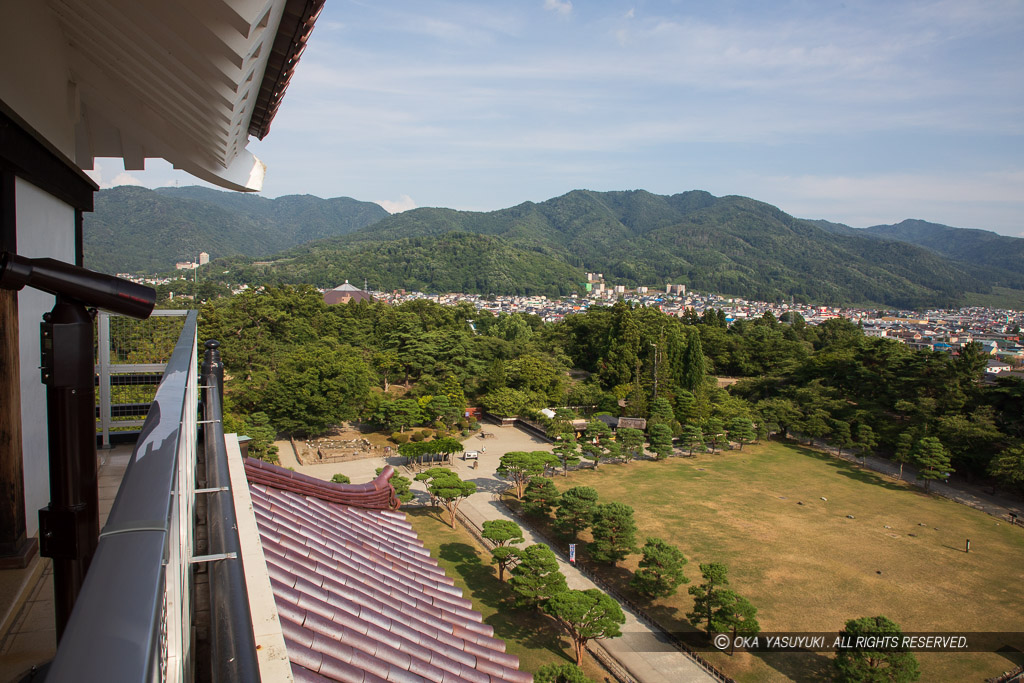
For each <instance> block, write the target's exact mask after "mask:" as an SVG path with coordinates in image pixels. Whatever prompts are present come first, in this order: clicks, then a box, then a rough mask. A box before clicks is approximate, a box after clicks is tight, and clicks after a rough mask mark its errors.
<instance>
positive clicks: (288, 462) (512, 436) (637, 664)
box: [278, 425, 715, 683]
mask: <svg viewBox="0 0 1024 683" xmlns="http://www.w3.org/2000/svg"><path fill="white" fill-rule="evenodd" d="M485 431H487V432H488V433H490V434H493V435H494V436H493V437H491V438H488V439H480V438H479V437H478V436H476V435H474V436H472V437H470V438H469V440H467V441H466V442H465V446H466V450H474V449H476V450H479V448H481V447H483V448H486V449H487V450H486V452H485V453H482V454H481V455H480V459H479V461H477V462H478V465H477V467H476V468H474V467H473V461H464V460H462V459H461V458H456V460H455V462H454V465H453V466H452V469H453V470H455V471H456V472H458V474H459V476H460V477H462V479H463V481H471V482H473V483H475V484H476V490H477V492H476V493H475V494H473V495H472V496H470V497H469V498H467V499H466V500H464V501H463V502H462V503H461V504H460V505H459V512H460V513H462V514H463V515H464V516H465V517H466V518H467V519H468V520H469V521H470V522H471V523H472V524H473V525H475V526H476V527H477V528H478V529H479V528H482V527H483V523H484V522H485V521H488V520H494V519H509V520H512V521H514V522H516V523H517V524H519V525H520V526H521V527H523V535H524V537H525V538H526V542H525V543H524V544H523V547H526V546H528V545H533V544H534V543H543V544H545V545H549V544H548V542H547V540H546V539H544V538H543V537H542V536H540V535H538V534H535V533H534V532H533V531H532V530H531V529H530V528H529V527H526V526H524V525H523V523H522V520H520V519H516V518H514V517H513V516H512V514H511V513H510V512H509V510H508V509H507V508H506V507H505V506H504V505H503V504H502V503H501V502H500V494H501V492H502V491H504V490H505V489H506V488H508V483H507V482H506V481H504V480H503V479H500V478H498V476H497V475H496V474H495V470H496V469H497V468H498V461H499V460H500V459H501V456H502V455H504V454H505V453H508V452H510V451H537V450H547V451H549V450H551V445H550V444H549V443H546V442H544V441H542V440H541V439H539V438H537V437H534V436H531V435H530V434H528V433H526V432H525V431H523V430H521V429H518V428H515V427H495V426H491V425H487V426H486V427H485ZM278 446H279V447H280V458H281V465H282V466H283V467H294V468H295V469H296V470H298V471H301V472H303V473H305V474H309V475H311V476H315V477H318V478H323V479H329V478H330V477H331V476H332V475H333V474H335V473H336V472H342V473H344V474H346V475H348V476H349V477H350V478H351V479H352V483H355V484H358V483H362V482H365V481H369V480H370V479H372V478H373V477H374V470H375V468H377V467H381V466H382V465H383V463H384V459H383V458H368V459H366V460H357V461H355V462H351V463H345V464H332V465H310V466H301V465H299V464H298V462H297V461H295V456H294V453H293V452H292V449H291V445H290V444H289V443H288V442H287V441H282V442H278ZM392 464H393V463H392ZM405 474H408V473H405ZM412 489H413V492H414V493H415V494H416V499H417V501H418V502H420V501H422V502H424V503H426V502H428V501H429V496H428V495H427V493H426V488H425V486H424V485H423V483H422V482H414V483H413V486H412ZM556 555H557V556H558V564H559V569H561V571H562V573H563V574H564V575H565V579H566V582H567V583H568V584H569V588H572V589H576V590H587V589H589V588H597V586H595V585H594V583H593V582H592V581H591V580H590V579H588V578H587V577H586V576H584V575H583V574H582V573H580V571H579V570H578V569H576V567H574V566H573V565H571V564H569V563H568V562H566V561H565V560H564V558H562V556H561V555H560V554H559V553H558V552H557V550H556ZM622 611H623V614H624V615H625V616H626V623H625V624H623V626H622V628H621V630H622V636H621V637H619V638H613V639H611V640H601V641H598V642H597V643H596V647H602V648H604V650H605V652H607V653H608V654H609V655H611V657H613V658H614V659H615V660H616V661H617V662H618V663H619V664H620V665H621V666H622V667H623V668H624V669H625V670H626V671H627V672H628V674H629V675H630V676H631V677H632V678H634V679H635V680H636V681H637V682H638V683H691V682H693V683H697V682H700V683H705V682H707V681H714V680H715V679H714V678H712V677H711V676H710V675H709V674H708V673H707V672H705V671H704V670H703V669H702V668H701V667H700V666H699V665H698V664H697V663H696V662H694V661H693V660H692V659H690V658H689V657H687V656H686V655H685V654H683V653H682V652H680V651H679V650H677V649H675V648H674V647H673V646H671V645H669V644H668V643H666V642H664V639H663V637H662V636H661V635H660V634H658V633H656V632H655V631H654V629H652V628H651V627H649V626H648V625H647V624H645V623H644V622H642V621H641V620H640V619H639V618H638V617H637V615H636V614H635V613H634V612H633V611H632V610H631V609H629V608H628V607H627V606H626V605H622ZM591 642H592V643H593V641H591Z"/></svg>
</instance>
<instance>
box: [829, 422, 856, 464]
mask: <svg viewBox="0 0 1024 683" xmlns="http://www.w3.org/2000/svg"><path fill="white" fill-rule="evenodd" d="M831 427H832V445H834V446H835V447H836V449H837V455H839V456H840V457H842V455H843V449H844V448H850V447H851V446H853V445H854V444H855V443H856V442H855V441H854V439H853V434H852V433H851V431H850V423H849V422H844V421H843V420H832V424H831Z"/></svg>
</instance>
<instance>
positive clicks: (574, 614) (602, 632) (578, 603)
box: [544, 588, 626, 666]
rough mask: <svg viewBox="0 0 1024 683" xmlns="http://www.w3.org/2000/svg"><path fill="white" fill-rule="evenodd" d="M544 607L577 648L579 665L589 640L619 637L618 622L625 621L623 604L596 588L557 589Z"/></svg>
mask: <svg viewBox="0 0 1024 683" xmlns="http://www.w3.org/2000/svg"><path fill="white" fill-rule="evenodd" d="M544 611H545V612H547V613H548V614H550V615H551V616H553V617H554V618H555V619H557V620H558V623H559V624H561V625H562V628H564V629H565V631H566V633H568V634H569V637H570V638H572V642H573V646H574V647H575V650H576V666H580V665H581V664H583V650H584V648H585V647H586V646H587V642H588V641H590V640H598V639H601V638H616V637H618V636H620V635H622V631H620V630H619V626H621V625H622V624H625V623H626V616H625V615H624V614H623V613H622V608H621V607H619V603H617V602H616V601H615V600H613V599H612V598H610V597H608V596H607V595H605V594H604V593H602V592H601V591H599V590H598V589H596V588H590V589H587V590H583V591H580V590H567V591H563V592H561V593H556V594H555V595H553V596H551V599H550V600H548V601H547V604H545V605H544Z"/></svg>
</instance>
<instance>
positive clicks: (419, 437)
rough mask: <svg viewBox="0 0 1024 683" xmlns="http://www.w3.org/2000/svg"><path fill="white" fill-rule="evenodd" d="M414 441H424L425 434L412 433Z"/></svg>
mask: <svg viewBox="0 0 1024 683" xmlns="http://www.w3.org/2000/svg"><path fill="white" fill-rule="evenodd" d="M412 440H413V441H417V442H418V441H423V432H413V433H412Z"/></svg>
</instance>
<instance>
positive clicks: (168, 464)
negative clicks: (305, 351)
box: [46, 311, 198, 683]
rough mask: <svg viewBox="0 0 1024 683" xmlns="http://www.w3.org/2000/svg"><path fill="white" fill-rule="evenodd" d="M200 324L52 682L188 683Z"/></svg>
mask: <svg viewBox="0 0 1024 683" xmlns="http://www.w3.org/2000/svg"><path fill="white" fill-rule="evenodd" d="M197 318H198V314H197V313H196V312H195V311H192V312H190V313H189V314H188V316H187V318H186V321H185V326H184V329H183V330H182V333H181V335H180V337H179V338H178V342H177V345H176V346H175V350H174V354H173V355H172V356H171V359H170V361H169V362H168V363H167V367H166V369H165V371H164V378H163V381H162V382H161V383H160V386H159V388H158V389H157V393H156V397H155V398H154V400H153V406H152V408H151V409H150V411H149V415H148V416H147V418H146V422H145V424H144V425H143V428H142V432H141V434H140V436H139V440H138V443H137V444H136V446H135V451H134V452H133V454H132V458H131V461H130V462H129V464H128V467H127V470H126V471H125V474H124V478H123V479H122V482H121V488H120V489H119V491H118V494H117V498H116V499H115V500H114V504H113V507H112V509H111V511H110V516H109V518H108V520H107V524H106V526H105V527H104V528H103V531H102V532H101V534H100V540H99V545H98V547H97V549H96V554H95V556H94V557H93V560H92V564H91V565H90V568H89V572H88V574H87V575H86V578H85V582H84V584H83V586H82V590H81V593H80V595H79V596H78V600H77V602H76V603H75V608H74V611H73V612H72V614H71V617H70V619H69V621H68V624H67V627H66V629H65V631H64V634H63V637H62V638H61V642H60V645H59V647H58V649H57V656H56V658H55V659H54V661H53V663H52V665H51V667H50V671H49V674H48V676H47V679H46V680H47V681H49V682H50V683H61V682H64V681H68V682H71V681H75V682H77V681H133V682H134V681H138V682H142V681H154V680H161V681H191V680H192V678H193V674H192V666H193V660H194V656H193V654H192V651H191V644H192V635H191V633H192V608H191V593H192V573H191V570H190V569H189V561H190V559H191V558H192V555H193V544H192V532H193V524H192V515H193V507H192V506H193V491H194V483H195V446H196V422H197V419H196V406H197V403H198V401H197V398H198V397H197V394H196V392H197V385H198V382H197V366H198V358H197V344H196V341H197V339H196V329H197Z"/></svg>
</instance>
